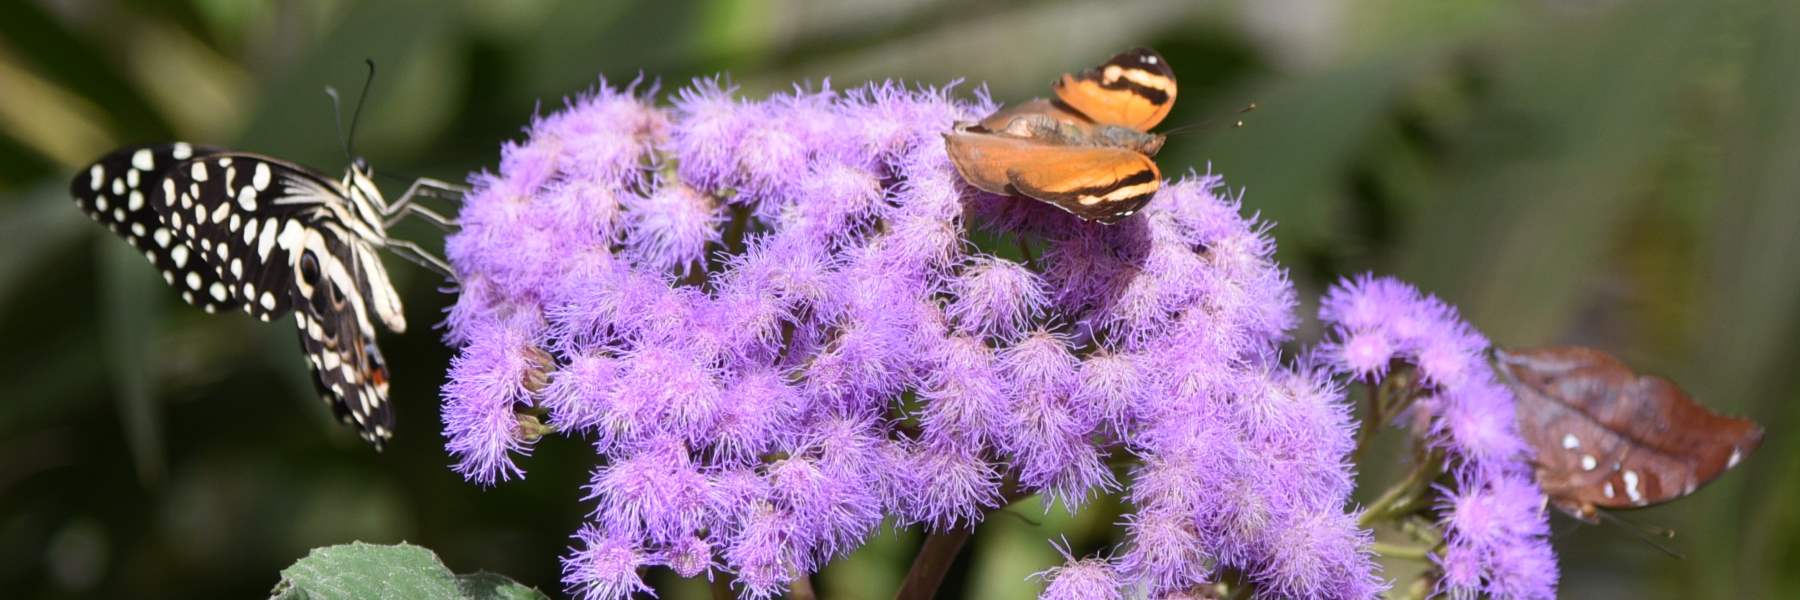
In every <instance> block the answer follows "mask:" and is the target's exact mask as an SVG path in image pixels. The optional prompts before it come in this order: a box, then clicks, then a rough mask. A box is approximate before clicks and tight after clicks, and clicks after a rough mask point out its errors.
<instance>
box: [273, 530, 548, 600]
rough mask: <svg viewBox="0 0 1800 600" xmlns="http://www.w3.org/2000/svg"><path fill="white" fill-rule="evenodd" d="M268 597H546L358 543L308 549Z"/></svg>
mask: <svg viewBox="0 0 1800 600" xmlns="http://www.w3.org/2000/svg"><path fill="white" fill-rule="evenodd" d="M269 596H270V598H276V599H280V600H326V599H332V598H395V599H402V598H467V599H470V600H489V599H527V598H545V597H546V596H544V595H543V593H541V592H538V591H537V590H535V589H532V588H530V587H527V586H525V585H523V584H520V583H518V582H515V581H512V580H510V579H507V578H505V577H502V576H499V575H495V574H492V573H485V572H483V573H475V574H471V575H464V576H460V577H459V576H457V575H456V574H454V573H451V572H450V569H449V567H445V566H444V563H443V561H440V560H438V557H437V555H435V554H432V552H431V551H430V550H426V549H424V548H421V547H418V546H414V545H412V544H406V543H401V544H396V545H375V544H365V543H362V542H354V543H351V544H346V545H338V546H330V547H325V548H315V549H313V551H312V552H311V553H310V554H307V556H306V558H302V559H300V560H299V562H295V563H294V564H293V566H290V567H288V568H286V569H283V570H282V571H281V582H280V583H277V584H275V589H274V590H273V591H271V592H270V593H269Z"/></svg>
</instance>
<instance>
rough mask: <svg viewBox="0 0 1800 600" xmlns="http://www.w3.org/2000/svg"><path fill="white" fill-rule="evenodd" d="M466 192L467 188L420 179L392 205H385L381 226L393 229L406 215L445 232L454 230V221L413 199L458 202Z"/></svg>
mask: <svg viewBox="0 0 1800 600" xmlns="http://www.w3.org/2000/svg"><path fill="white" fill-rule="evenodd" d="M468 191H469V190H468V188H465V187H463V186H459V185H455V184H451V183H446V182H443V181H438V180H436V179H431V178H426V177H421V178H419V179H418V180H416V181H414V182H413V183H412V186H410V187H408V188H406V193H404V194H401V195H400V199H398V200H395V201H394V203H393V204H389V205H387V207H386V208H385V209H384V210H383V211H382V216H384V217H386V222H384V223H383V225H384V226H387V227H393V226H394V224H395V223H399V222H400V221H401V220H402V219H405V218H406V217H407V215H418V216H419V217H420V218H423V219H425V220H426V221H427V222H430V223H431V224H432V225H436V226H438V228H440V229H443V230H445V231H451V230H454V229H455V228H456V220H455V219H451V218H448V217H445V216H443V215H441V214H438V213H437V211H434V210H431V209H429V208H426V207H425V206H424V205H421V204H419V203H417V202H414V200H413V199H414V198H416V197H419V196H428V197H432V198H448V199H457V200H460V199H461V198H462V196H463V194H466V193H468Z"/></svg>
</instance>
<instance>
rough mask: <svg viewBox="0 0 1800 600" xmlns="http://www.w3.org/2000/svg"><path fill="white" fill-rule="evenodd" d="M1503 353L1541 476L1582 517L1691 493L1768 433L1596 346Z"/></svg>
mask: <svg viewBox="0 0 1800 600" xmlns="http://www.w3.org/2000/svg"><path fill="white" fill-rule="evenodd" d="M1496 358H1497V360H1498V362H1499V365H1500V371H1501V374H1502V375H1503V378H1504V379H1505V381H1506V383H1507V385H1508V386H1509V387H1510V388H1512V390H1513V393H1514V395H1515V396H1516V397H1517V399H1518V405H1517V413H1518V424H1519V431H1520V433H1521V434H1522V435H1523V436H1524V437H1525V440H1526V442H1527V443H1529V444H1530V445H1531V446H1532V449H1533V452H1534V454H1535V459H1534V463H1535V465H1536V470H1537V478H1538V483H1539V485H1540V486H1542V487H1543V489H1544V492H1545V494H1547V495H1549V496H1550V499H1551V502H1552V503H1553V504H1555V505H1556V506H1557V507H1558V508H1559V509H1562V510H1563V511H1564V512H1567V513H1569V514H1571V515H1573V516H1576V517H1579V518H1583V519H1588V520H1592V519H1593V518H1594V517H1595V512H1594V511H1595V510H1596V509H1599V508H1609V509H1624V508H1638V507H1644V506H1650V505H1654V504H1659V503H1663V502H1668V501H1670V500H1674V499H1676V498H1680V497H1682V496H1686V495H1688V494H1691V493H1693V492H1694V491H1695V490H1697V489H1699V488H1700V487H1701V486H1703V485H1706V484H1707V483H1708V482H1710V481H1712V480H1713V479H1716V478H1718V477H1719V475H1721V474H1722V473H1724V472H1725V471H1726V470H1727V469H1730V468H1731V467H1733V466H1736V465H1737V463H1738V462H1739V461H1741V460H1743V458H1744V457H1745V456H1748V455H1749V453H1750V452H1751V451H1753V450H1755V449H1756V447H1757V446H1758V445H1759V444H1760V443H1761V441H1762V429H1761V428H1760V427H1758V426H1757V425H1756V424H1755V423H1753V422H1751V421H1748V420H1745V419H1736V418H1730V417H1724V416H1720V415H1717V414H1714V413H1712V412H1711V411H1708V410H1707V409H1706V408H1705V407H1703V406H1701V405H1700V404H1699V403H1697V402H1695V401H1694V400H1693V399H1692V398H1690V397H1689V396H1688V395H1687V394H1686V393H1684V392H1683V391H1682V390H1681V389H1680V388H1679V387H1677V386H1676V385H1675V384H1674V383H1672V382H1670V381H1669V380H1667V379H1663V378H1661V377H1656V376H1653V375H1640V374H1637V373H1635V372H1633V371H1632V370H1631V369H1630V368H1629V367H1627V366H1625V365H1624V364H1623V363H1621V362H1619V361H1618V360H1617V359H1615V358H1613V357H1612V356H1611V355H1608V354H1606V353H1603V352H1600V351H1597V350H1593V349H1590V348H1581V347H1564V348H1541V349H1530V350H1502V351H1497V352H1496Z"/></svg>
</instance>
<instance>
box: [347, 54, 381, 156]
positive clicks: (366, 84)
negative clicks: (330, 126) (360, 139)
mask: <svg viewBox="0 0 1800 600" xmlns="http://www.w3.org/2000/svg"><path fill="white" fill-rule="evenodd" d="M363 64H366V65H369V76H368V78H366V79H363V89H362V95H360V96H357V97H356V110H355V111H354V112H351V113H350V135H348V136H346V137H345V138H344V153H345V154H349V153H350V149H351V148H353V147H355V144H356V123H357V121H359V120H361V119H362V109H363V104H366V103H367V101H368V99H369V88H370V87H373V86H374V85H375V59H373V58H365V59H363Z"/></svg>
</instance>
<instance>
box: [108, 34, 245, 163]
mask: <svg viewBox="0 0 1800 600" xmlns="http://www.w3.org/2000/svg"><path fill="white" fill-rule="evenodd" d="M130 42H131V44H130V51H129V52H127V53H126V56H127V57H128V58H129V59H130V63H131V74H132V76H133V77H134V78H135V79H136V80H137V84H138V87H140V88H141V89H143V90H144V91H145V92H146V93H147V94H148V95H149V97H150V99H151V100H152V101H153V102H155V103H156V106H157V108H158V109H159V110H160V111H161V112H162V114H164V115H168V117H169V120H171V121H173V122H174V125H175V128H176V130H177V132H178V134H179V136H180V137H184V138H189V139H196V140H217V139H221V138H223V137H224V136H225V135H226V134H228V133H230V132H234V131H236V130H237V129H238V127H239V126H241V125H242V120H243V113H244V107H245V103H244V101H245V99H246V97H247V96H248V94H247V92H248V91H249V88H250V85H251V84H250V81H249V79H248V78H247V77H246V75H245V73H244V69H243V67H240V66H238V65H237V64H236V63H233V62H231V61H230V60H227V59H226V57H224V56H222V55H220V54H219V53H218V52H217V51H215V50H213V49H212V48H210V47H207V45H206V44H205V43H204V42H202V41H201V40H199V39H197V38H195V37H194V36H193V35H192V34H190V33H188V32H187V31H184V30H182V29H178V28H175V27H171V26H167V25H158V24H145V25H144V26H143V27H142V28H141V32H140V33H139V35H137V36H135V37H134V38H133V39H131V40H130Z"/></svg>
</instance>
